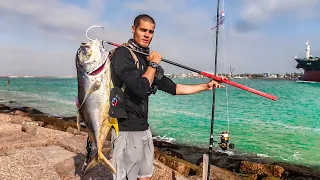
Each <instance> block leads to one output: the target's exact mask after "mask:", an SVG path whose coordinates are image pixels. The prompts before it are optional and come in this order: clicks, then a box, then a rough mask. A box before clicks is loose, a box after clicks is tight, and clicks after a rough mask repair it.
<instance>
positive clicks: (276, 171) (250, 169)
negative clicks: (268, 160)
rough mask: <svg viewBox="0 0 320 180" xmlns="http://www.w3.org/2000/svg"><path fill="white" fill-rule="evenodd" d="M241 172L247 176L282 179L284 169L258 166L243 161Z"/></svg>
mask: <svg viewBox="0 0 320 180" xmlns="http://www.w3.org/2000/svg"><path fill="white" fill-rule="evenodd" d="M240 172H241V173H245V174H257V175H263V176H264V175H265V176H275V177H278V178H281V177H282V174H283V172H284V168H283V167H281V166H278V165H270V164H258V163H254V162H249V161H242V162H241V165H240Z"/></svg>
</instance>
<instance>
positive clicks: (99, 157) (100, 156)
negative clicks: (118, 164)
mask: <svg viewBox="0 0 320 180" xmlns="http://www.w3.org/2000/svg"><path fill="white" fill-rule="evenodd" d="M101 162H102V163H103V165H105V166H106V167H107V168H108V169H109V170H111V171H112V172H113V173H114V174H116V172H117V171H116V169H115V168H114V167H113V165H112V164H111V162H110V161H108V160H107V158H106V157H105V156H104V155H103V153H102V152H100V153H98V154H97V156H96V157H95V158H94V159H92V160H91V161H90V163H89V164H88V166H87V167H86V169H85V170H84V175H86V174H87V173H88V172H89V171H90V170H91V169H92V168H94V167H95V166H96V165H98V164H99V163H101Z"/></svg>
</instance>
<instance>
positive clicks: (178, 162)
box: [159, 153, 199, 176]
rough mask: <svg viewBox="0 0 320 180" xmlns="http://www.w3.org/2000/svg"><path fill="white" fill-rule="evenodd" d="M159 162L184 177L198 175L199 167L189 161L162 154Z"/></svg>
mask: <svg viewBox="0 0 320 180" xmlns="http://www.w3.org/2000/svg"><path fill="white" fill-rule="evenodd" d="M159 161H160V162H162V163H163V164H165V165H167V166H168V167H170V168H172V169H173V170H176V171H177V172H179V173H180V174H182V175H184V176H188V175H193V174H196V172H197V170H198V169H199V167H198V166H196V165H194V164H191V163H190V162H188V161H185V160H182V159H179V158H176V157H172V156H169V155H167V154H165V153H161V155H160V157H159Z"/></svg>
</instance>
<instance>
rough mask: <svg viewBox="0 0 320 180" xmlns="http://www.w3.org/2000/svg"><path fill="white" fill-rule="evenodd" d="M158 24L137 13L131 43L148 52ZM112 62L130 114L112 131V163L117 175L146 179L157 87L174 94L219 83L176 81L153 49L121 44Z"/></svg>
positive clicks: (150, 164)
mask: <svg viewBox="0 0 320 180" xmlns="http://www.w3.org/2000/svg"><path fill="white" fill-rule="evenodd" d="M155 26H156V24H155V21H154V20H153V18H152V17H150V16H148V15H146V14H142V15H139V16H137V17H136V18H135V20H134V24H133V26H132V33H133V39H130V40H129V41H128V46H129V47H130V48H131V49H136V50H139V51H142V52H145V53H148V54H149V48H148V47H149V45H150V43H151V41H152V38H153V34H154V30H155ZM135 56H136V57H137V59H138V61H137V62H135V59H134V57H135ZM111 62H112V71H113V76H112V77H113V81H114V82H115V85H117V86H121V84H122V83H123V84H125V86H126V88H125V92H124V106H125V111H126V116H127V118H122V119H121V118H119V119H118V125H119V134H118V136H116V134H115V132H114V131H112V147H113V150H112V163H113V165H114V167H115V168H116V170H117V174H116V175H114V179H117V180H120V179H121V180H122V179H128V180H133V179H137V178H138V179H140V180H147V179H150V178H151V176H152V174H153V153H154V146H153V140H152V134H151V130H150V127H149V124H148V99H149V95H150V94H151V93H152V91H153V90H154V89H155V88H154V87H155V86H156V87H157V88H158V89H159V90H162V91H165V92H167V93H170V94H172V95H182V94H193V93H198V92H201V91H205V90H212V88H214V87H220V85H219V83H217V82H215V81H210V82H209V83H207V84H198V85H183V84H175V83H174V82H173V81H172V80H171V79H169V78H168V77H166V76H164V75H163V74H161V72H159V71H161V70H162V69H161V67H160V66H159V64H160V62H161V55H160V53H158V52H151V54H150V55H149V56H148V57H146V56H145V55H143V54H140V53H134V54H133V51H131V52H130V51H129V49H128V48H126V47H120V48H117V49H116V50H115V51H114V53H113V55H112V58H111ZM137 63H138V65H139V66H137ZM162 73H163V72H162Z"/></svg>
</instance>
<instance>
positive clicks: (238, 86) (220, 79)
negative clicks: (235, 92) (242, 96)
mask: <svg viewBox="0 0 320 180" xmlns="http://www.w3.org/2000/svg"><path fill="white" fill-rule="evenodd" d="M104 42H105V43H108V44H110V45H112V46H117V47H120V46H121V45H120V44H117V43H113V42H110V41H104ZM133 51H135V52H138V53H141V54H144V55H146V56H148V55H149V54H146V53H143V52H140V51H137V50H133ZM162 61H164V62H166V63H169V64H172V65H175V66H178V67H181V68H184V69H187V70H189V71H192V72H195V73H198V74H201V75H203V76H205V77H207V78H210V79H213V80H216V81H219V82H223V83H226V84H229V85H231V86H234V87H237V88H240V89H243V90H245V91H249V92H251V93H254V94H257V95H260V96H262V97H265V98H268V99H271V100H273V101H276V100H277V97H276V96H273V95H271V94H267V93H264V92H261V91H258V90H256V89H252V88H249V87H247V86H244V85H241V84H238V83H236V82H233V81H230V80H228V79H223V78H221V77H218V76H215V75H213V74H210V73H206V72H203V71H199V70H196V69H193V68H190V67H187V66H184V65H181V64H178V63H175V62H172V61H169V60H167V59H163V58H162Z"/></svg>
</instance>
